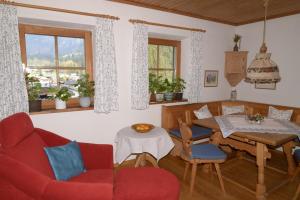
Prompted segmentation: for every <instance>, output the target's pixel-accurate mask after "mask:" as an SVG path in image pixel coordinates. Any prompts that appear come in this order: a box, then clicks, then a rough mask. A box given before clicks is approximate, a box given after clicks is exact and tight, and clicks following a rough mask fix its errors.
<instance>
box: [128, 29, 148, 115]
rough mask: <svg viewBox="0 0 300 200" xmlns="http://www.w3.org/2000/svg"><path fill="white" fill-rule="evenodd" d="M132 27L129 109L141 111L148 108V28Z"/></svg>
mask: <svg viewBox="0 0 300 200" xmlns="http://www.w3.org/2000/svg"><path fill="white" fill-rule="evenodd" d="M133 26H134V28H133V48H132V72H131V108H132V109H136V110H143V109H147V108H148V106H149V79H148V77H149V73H148V27H147V26H146V25H144V24H139V23H137V24H134V25H133Z"/></svg>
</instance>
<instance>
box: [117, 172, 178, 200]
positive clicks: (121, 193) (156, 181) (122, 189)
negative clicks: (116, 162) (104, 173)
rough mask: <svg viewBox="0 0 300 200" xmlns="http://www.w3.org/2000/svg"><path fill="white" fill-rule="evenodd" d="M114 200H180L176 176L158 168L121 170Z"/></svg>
mask: <svg viewBox="0 0 300 200" xmlns="http://www.w3.org/2000/svg"><path fill="white" fill-rule="evenodd" d="M114 186H115V190H114V200H141V199H143V200H154V199H155V200H166V199H167V200H178V199H179V193H180V185H179V181H178V180H177V178H176V176H174V175H173V174H172V173H170V172H168V171H166V170H163V169H158V168H153V167H151V168H150V167H146V168H125V169H121V170H120V171H119V172H118V174H117V176H116V181H115V185H114Z"/></svg>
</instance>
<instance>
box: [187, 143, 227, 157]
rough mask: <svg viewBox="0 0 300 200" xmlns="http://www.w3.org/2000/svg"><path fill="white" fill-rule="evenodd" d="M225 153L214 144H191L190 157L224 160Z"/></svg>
mask: <svg viewBox="0 0 300 200" xmlns="http://www.w3.org/2000/svg"><path fill="white" fill-rule="evenodd" d="M226 157H227V155H226V154H225V153H224V152H223V151H222V150H220V149H219V148H218V147H217V146H216V145H214V144H195V145H192V159H197V158H198V159H204V160H225V159H226Z"/></svg>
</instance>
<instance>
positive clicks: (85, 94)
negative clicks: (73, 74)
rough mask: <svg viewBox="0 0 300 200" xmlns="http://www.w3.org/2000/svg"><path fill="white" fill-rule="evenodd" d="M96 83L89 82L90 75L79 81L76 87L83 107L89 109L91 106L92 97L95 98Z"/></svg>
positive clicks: (82, 77)
mask: <svg viewBox="0 0 300 200" xmlns="http://www.w3.org/2000/svg"><path fill="white" fill-rule="evenodd" d="M94 85H95V83H94V81H90V80H89V75H88V74H83V75H81V76H80V78H79V79H78V80H77V82H76V84H75V87H78V88H77V90H78V93H79V103H80V106H81V107H89V106H90V105H91V97H92V96H94V91H95V90H94Z"/></svg>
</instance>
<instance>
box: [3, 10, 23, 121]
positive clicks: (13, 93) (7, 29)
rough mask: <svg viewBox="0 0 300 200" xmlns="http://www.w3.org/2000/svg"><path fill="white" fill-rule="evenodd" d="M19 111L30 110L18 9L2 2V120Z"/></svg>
mask: <svg viewBox="0 0 300 200" xmlns="http://www.w3.org/2000/svg"><path fill="white" fill-rule="evenodd" d="M17 112H28V96H27V90H26V83H25V79H24V73H23V68H22V61H21V51H20V42H19V29H18V17H17V9H16V8H15V7H13V6H9V5H3V4H0V120H1V119H3V118H5V117H7V116H9V115H11V114H14V113H17Z"/></svg>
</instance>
